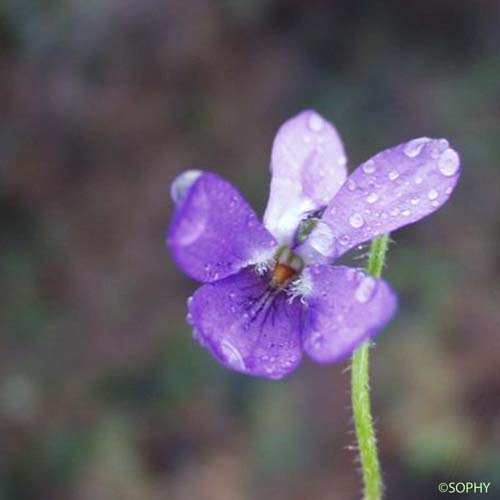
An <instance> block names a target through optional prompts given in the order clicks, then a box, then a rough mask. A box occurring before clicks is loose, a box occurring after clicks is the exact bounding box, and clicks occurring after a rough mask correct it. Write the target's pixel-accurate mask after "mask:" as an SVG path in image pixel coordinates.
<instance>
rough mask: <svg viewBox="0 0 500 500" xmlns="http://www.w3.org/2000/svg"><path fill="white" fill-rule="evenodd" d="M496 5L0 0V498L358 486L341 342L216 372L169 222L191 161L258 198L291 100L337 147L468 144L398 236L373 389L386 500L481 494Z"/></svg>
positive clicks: (493, 448) (497, 268) (337, 493)
mask: <svg viewBox="0 0 500 500" xmlns="http://www.w3.org/2000/svg"><path fill="white" fill-rule="evenodd" d="M499 25H500V3H499V2H495V1H486V0H476V1H474V2H472V1H456V0H443V1H440V0H438V1H435V0H420V1H413V0H410V1H406V2H401V1H397V0H392V1H391V0H387V1H380V2H375V1H368V0H355V1H349V0H345V1H321V0H312V1H307V2H306V1H299V0H295V1H279V0H278V1H273V0H254V1H252V2H250V1H249V2H245V1H243V0H235V1H231V0H219V1H209V0H177V1H175V0H163V1H162V0H142V1H140V2H139V1H134V0H100V1H95V0H86V1H85V0H38V1H29V0H1V2H0V111H1V114H0V117H1V120H0V293H1V301H0V499H1V500H11V499H14V500H32V499H36V500H38V499H43V500H66V499H75V500H115V499H119V500H143V499H144V500H149V499H152V500H192V499H197V500H198V499H200V500H256V499H266V500H267V499H270V500H271V499H272V500H285V499H286V500H303V499H314V500H330V499H331V500H350V499H352V500H355V499H358V498H359V497H360V488H361V486H360V480H359V476H358V471H357V464H356V462H355V452H354V451H353V450H351V449H349V447H350V446H351V445H352V444H354V437H353V435H352V430H353V425H352V422H351V416H350V410H349V393H348V389H349V376H348V373H346V368H347V364H346V363H344V364H342V365H338V366H326V367H321V366H317V365H313V364H312V363H310V362H307V361H306V362H304V363H303V365H302V366H301V367H300V369H299V370H298V371H297V372H295V373H294V374H293V375H292V376H290V377H289V378H288V379H286V380H284V381H282V382H270V381H265V380H257V379H251V378H247V377H244V376H240V375H237V374H234V373H231V372H228V371H225V370H224V369H223V368H222V367H221V366H219V365H218V364H217V363H216V362H215V361H214V360H212V358H211V357H210V356H209V355H208V354H207V353H206V352H205V351H204V350H203V349H201V348H200V347H199V346H198V345H196V344H195V342H194V341H193V340H192V339H191V335H190V331H189V328H188V326H187V324H186V322H185V319H184V316H185V300H186V298H187V297H188V295H189V293H190V292H191V291H192V290H193V289H194V288H195V286H196V284H195V283H192V282H190V281H189V280H188V279H187V278H185V277H184V276H183V275H182V273H181V272H180V271H179V270H177V269H176V268H175V267H174V266H173V263H172V261H171V259H170V257H169V255H168V252H167V250H166V248H165V245H164V234H165V229H166V226H167V224H168V221H169V218H170V216H171V212H172V204H171V202H170V200H169V195H168V191H169V184H170V182H171V180H172V178H173V177H174V176H175V175H176V174H178V173H179V172H181V171H182V170H183V169H185V168H188V167H193V166H198V167H199V166H201V167H204V168H209V169H212V170H214V171H216V172H217V173H219V174H222V175H224V176H226V177H227V178H228V179H230V180H231V181H232V182H234V183H235V184H237V185H238V186H239V187H240V188H241V191H242V192H243V193H244V195H245V196H246V197H247V198H248V199H249V200H250V201H251V202H252V204H253V205H254V207H256V208H257V210H258V212H259V213H260V214H261V213H262V211H263V208H264V207H265V201H266V198H267V192H268V182H269V175H268V164H269V154H270V147H271V142H272V139H273V135H274V133H275V131H276V129H277V128H278V126H279V125H280V124H281V123H282V122H283V121H284V120H285V119H287V118H288V117H290V116H291V115H293V114H294V113H296V112H298V111H299V110H301V109H303V108H306V107H313V108H316V109H317V110H318V111H320V112H321V113H322V114H323V115H325V116H326V117H328V118H329V119H331V120H332V121H333V122H334V123H335V124H336V125H337V127H338V129H339V131H340V133H341V134H342V136H343V139H344V141H345V143H346V147H347V151H348V154H349V164H350V166H351V168H353V167H355V166H356V165H357V164H358V163H359V162H361V161H362V160H364V159H366V158H367V157H368V156H370V155H372V154H374V153H376V152H377V151H379V150H380V149H383V148H385V147H389V146H392V145H394V144H397V143H400V142H403V141H405V140H408V139H410V138H413V137H418V136H422V135H429V136H438V137H441V136H445V137H447V138H448V139H449V140H450V141H451V142H452V144H454V146H455V147H456V148H457V149H458V150H459V151H460V152H461V154H462V159H463V165H464V172H463V176H462V179H461V182H460V185H459V188H458V190H457V191H456V193H455V195H454V197H453V198H452V200H451V202H450V203H449V204H448V205H447V206H445V207H444V209H443V210H441V211H440V212H439V213H437V214H436V215H435V216H433V217H432V218H430V219H428V220H426V221H423V222H422V223H420V224H418V225H415V226H411V227H409V228H407V229H404V230H403V231H400V232H398V233H396V234H394V235H393V238H394V240H395V241H396V243H395V244H394V245H393V246H392V247H391V251H390V255H389V265H388V268H387V271H386V276H387V278H388V279H390V280H391V281H392V282H393V283H394V286H395V287H396V288H397V290H398V291H399V293H400V297H401V308H400V311H399V313H398V316H397V319H396V320H395V321H394V322H393V323H392V324H391V326H390V328H389V329H388V330H387V331H386V332H385V333H384V334H383V335H382V336H381V337H380V338H379V341H378V344H377V348H376V349H375V350H374V351H373V358H372V359H373V363H372V381H373V405H374V411H375V414H376V417H377V428H378V434H379V439H380V453H381V459H382V464H383V468H384V472H385V482H386V487H387V499H388V500H399V499H406V500H428V499H429V500H432V499H442V498H443V494H441V493H439V492H438V490H437V484H438V483H439V482H440V481H485V482H491V483H492V486H491V488H490V492H491V493H490V494H489V495H485V497H486V496H488V498H500V369H499V366H500V307H499V303H500V293H499V282H500V247H499V237H500V219H499V213H500V212H499V209H500V196H499V188H500V170H499V160H500V140H499V137H500V86H499V80H500V30H499ZM356 262H357V263H358V265H361V264H362V263H363V261H362V260H357V261H356ZM461 498H472V495H470V496H469V497H467V495H465V494H464V495H462V496H461Z"/></svg>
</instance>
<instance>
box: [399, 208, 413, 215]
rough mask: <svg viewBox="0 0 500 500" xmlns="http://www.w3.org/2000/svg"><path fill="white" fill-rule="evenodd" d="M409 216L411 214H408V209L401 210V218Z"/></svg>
mask: <svg viewBox="0 0 500 500" xmlns="http://www.w3.org/2000/svg"><path fill="white" fill-rule="evenodd" d="M410 214H411V212H410V211H409V210H408V209H406V210H403V211H402V212H401V215H402V216H403V217H408V216H409V215H410Z"/></svg>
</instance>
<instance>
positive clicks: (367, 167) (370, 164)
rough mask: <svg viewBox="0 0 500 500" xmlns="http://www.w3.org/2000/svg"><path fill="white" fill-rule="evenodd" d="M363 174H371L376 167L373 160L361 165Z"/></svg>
mask: <svg viewBox="0 0 500 500" xmlns="http://www.w3.org/2000/svg"><path fill="white" fill-rule="evenodd" d="M362 168H363V172H364V173H365V174H373V172H375V170H376V169H377V167H376V166H375V162H374V161H373V160H368V161H367V162H366V163H364V164H363V167H362Z"/></svg>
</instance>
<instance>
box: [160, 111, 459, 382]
mask: <svg viewBox="0 0 500 500" xmlns="http://www.w3.org/2000/svg"><path fill="white" fill-rule="evenodd" d="M459 167H460V159H459V156H458V154H457V153H456V151H454V150H453V149H451V148H450V147H449V144H448V141H447V140H446V139H429V138H427V137H421V138H419V139H413V140H412V141H409V142H407V143H405V144H400V145H399V146H396V147H394V148H391V149H387V150H385V151H382V152H381V153H378V154H377V155H375V156H374V157H373V158H371V159H369V160H368V161H366V162H365V163H363V164H362V165H361V166H359V167H358V168H357V169H356V170H354V172H353V173H352V174H351V175H350V176H349V177H347V169H346V156H345V153H344V148H343V145H342V142H341V140H340V137H339V135H338V133H337V131H336V129H335V127H334V126H333V125H332V124H331V123H329V122H328V121H326V120H325V119H324V118H322V117H321V116H320V115H319V114H318V113H316V112H314V111H304V112H302V113H300V114H298V115H297V116H295V117H293V118H291V119H290V120H288V121H287V122H285V123H284V124H283V125H282V127H281V128H280V129H279V131H278V133H277V135H276V138H275V140H274V144H273V148H272V156H271V172H272V180H271V190H270V196H269V202H268V205H267V208H266V211H265V214H264V223H263V224H261V223H260V222H259V220H258V218H257V216H256V214H255V212H254V211H253V210H252V208H251V207H250V206H249V205H248V203H247V202H246V201H245V200H244V198H243V197H242V196H241V194H240V193H239V192H238V191H237V189H236V188H235V187H234V186H233V185H232V184H230V183H229V182H228V181H226V180H224V179H222V178H221V177H219V176H217V175H215V174H213V173H209V172H201V171H193V170H191V171H187V172H185V173H183V174H181V175H180V176H179V177H177V179H176V180H175V181H174V183H173V185H172V197H173V199H174V202H175V203H176V205H177V209H176V212H175V215H174V217H173V221H172V223H171V226H170V228H169V232H168V238H167V243H168V246H169V247H170V249H171V251H172V254H173V257H174V259H175V261H176V262H177V265H178V266H179V267H180V268H181V269H182V270H183V271H184V272H186V274H188V275H189V276H190V277H191V278H193V279H195V280H197V281H200V282H202V283H203V285H202V286H201V287H200V288H199V289H198V290H197V291H196V292H195V293H194V295H193V296H192V297H190V298H189V300H188V309H189V313H188V321H189V322H190V324H191V325H192V326H193V328H194V335H195V338H196V339H197V340H198V341H199V342H200V343H201V344H202V345H203V346H205V347H206V348H207V349H208V350H209V351H210V352H211V353H212V355H213V356H214V357H215V358H216V359H217V360H218V361H220V362H221V363H222V364H223V365H224V366H226V367H228V368H231V369H233V370H236V371H239V372H241V373H246V374H249V375H254V376H262V377H268V378H274V379H278V378H281V377H283V376H285V375H287V374H289V373H290V372H291V371H293V370H294V369H295V368H296V367H297V366H298V364H299V363H300V360H301V358H302V353H303V352H306V353H307V354H308V355H309V357H310V358H312V359H313V360H314V361H317V362H319V363H330V362H334V361H338V360H340V359H343V358H345V357H347V356H349V355H350V354H351V353H352V352H353V350H354V349H355V348H356V347H358V346H359V345H360V344H361V343H362V342H363V341H365V340H367V339H369V338H372V337H373V336H374V335H375V334H377V333H378V332H379V331H380V330H381V329H382V328H383V327H384V325H386V323H387V322H388V321H389V320H390V319H391V318H392V316H393V315H394V313H395V311H396V308H397V297H396V294H395V293H394V291H393V289H392V288H391V287H390V285H389V284H388V283H387V282H386V281H384V280H383V279H378V278H374V277H372V276H369V275H367V274H366V273H365V272H364V271H362V270H360V269H353V268H349V267H345V266H335V265H332V264H333V262H334V261H335V260H336V259H337V258H338V257H340V256H341V255H343V254H344V253H345V252H347V251H348V250H350V249H352V248H354V247H355V246H357V245H359V244H360V243H363V242H365V241H368V240H371V239H373V238H374V237H376V236H379V235H381V234H385V233H389V232H391V231H394V230H396V229H398V228H400V227H403V226H406V225H407V224H410V223H412V222H415V221H417V220H420V219H422V218H423V217H425V216H427V215H429V214H431V213H432V212H434V211H435V210H437V209H438V208H439V207H440V206H442V205H443V204H444V203H445V202H446V201H447V200H448V198H449V197H450V195H451V193H452V191H453V189H454V188H455V185H456V183H457V181H458V178H459V170H460V169H459Z"/></svg>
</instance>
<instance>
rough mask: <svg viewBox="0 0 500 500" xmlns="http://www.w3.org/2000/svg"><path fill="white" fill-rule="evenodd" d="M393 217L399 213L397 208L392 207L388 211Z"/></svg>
mask: <svg viewBox="0 0 500 500" xmlns="http://www.w3.org/2000/svg"><path fill="white" fill-rule="evenodd" d="M389 213H390V214H391V215H392V216H393V217H396V216H397V215H399V208H393V209H392V210H391V211H390V212H389Z"/></svg>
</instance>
